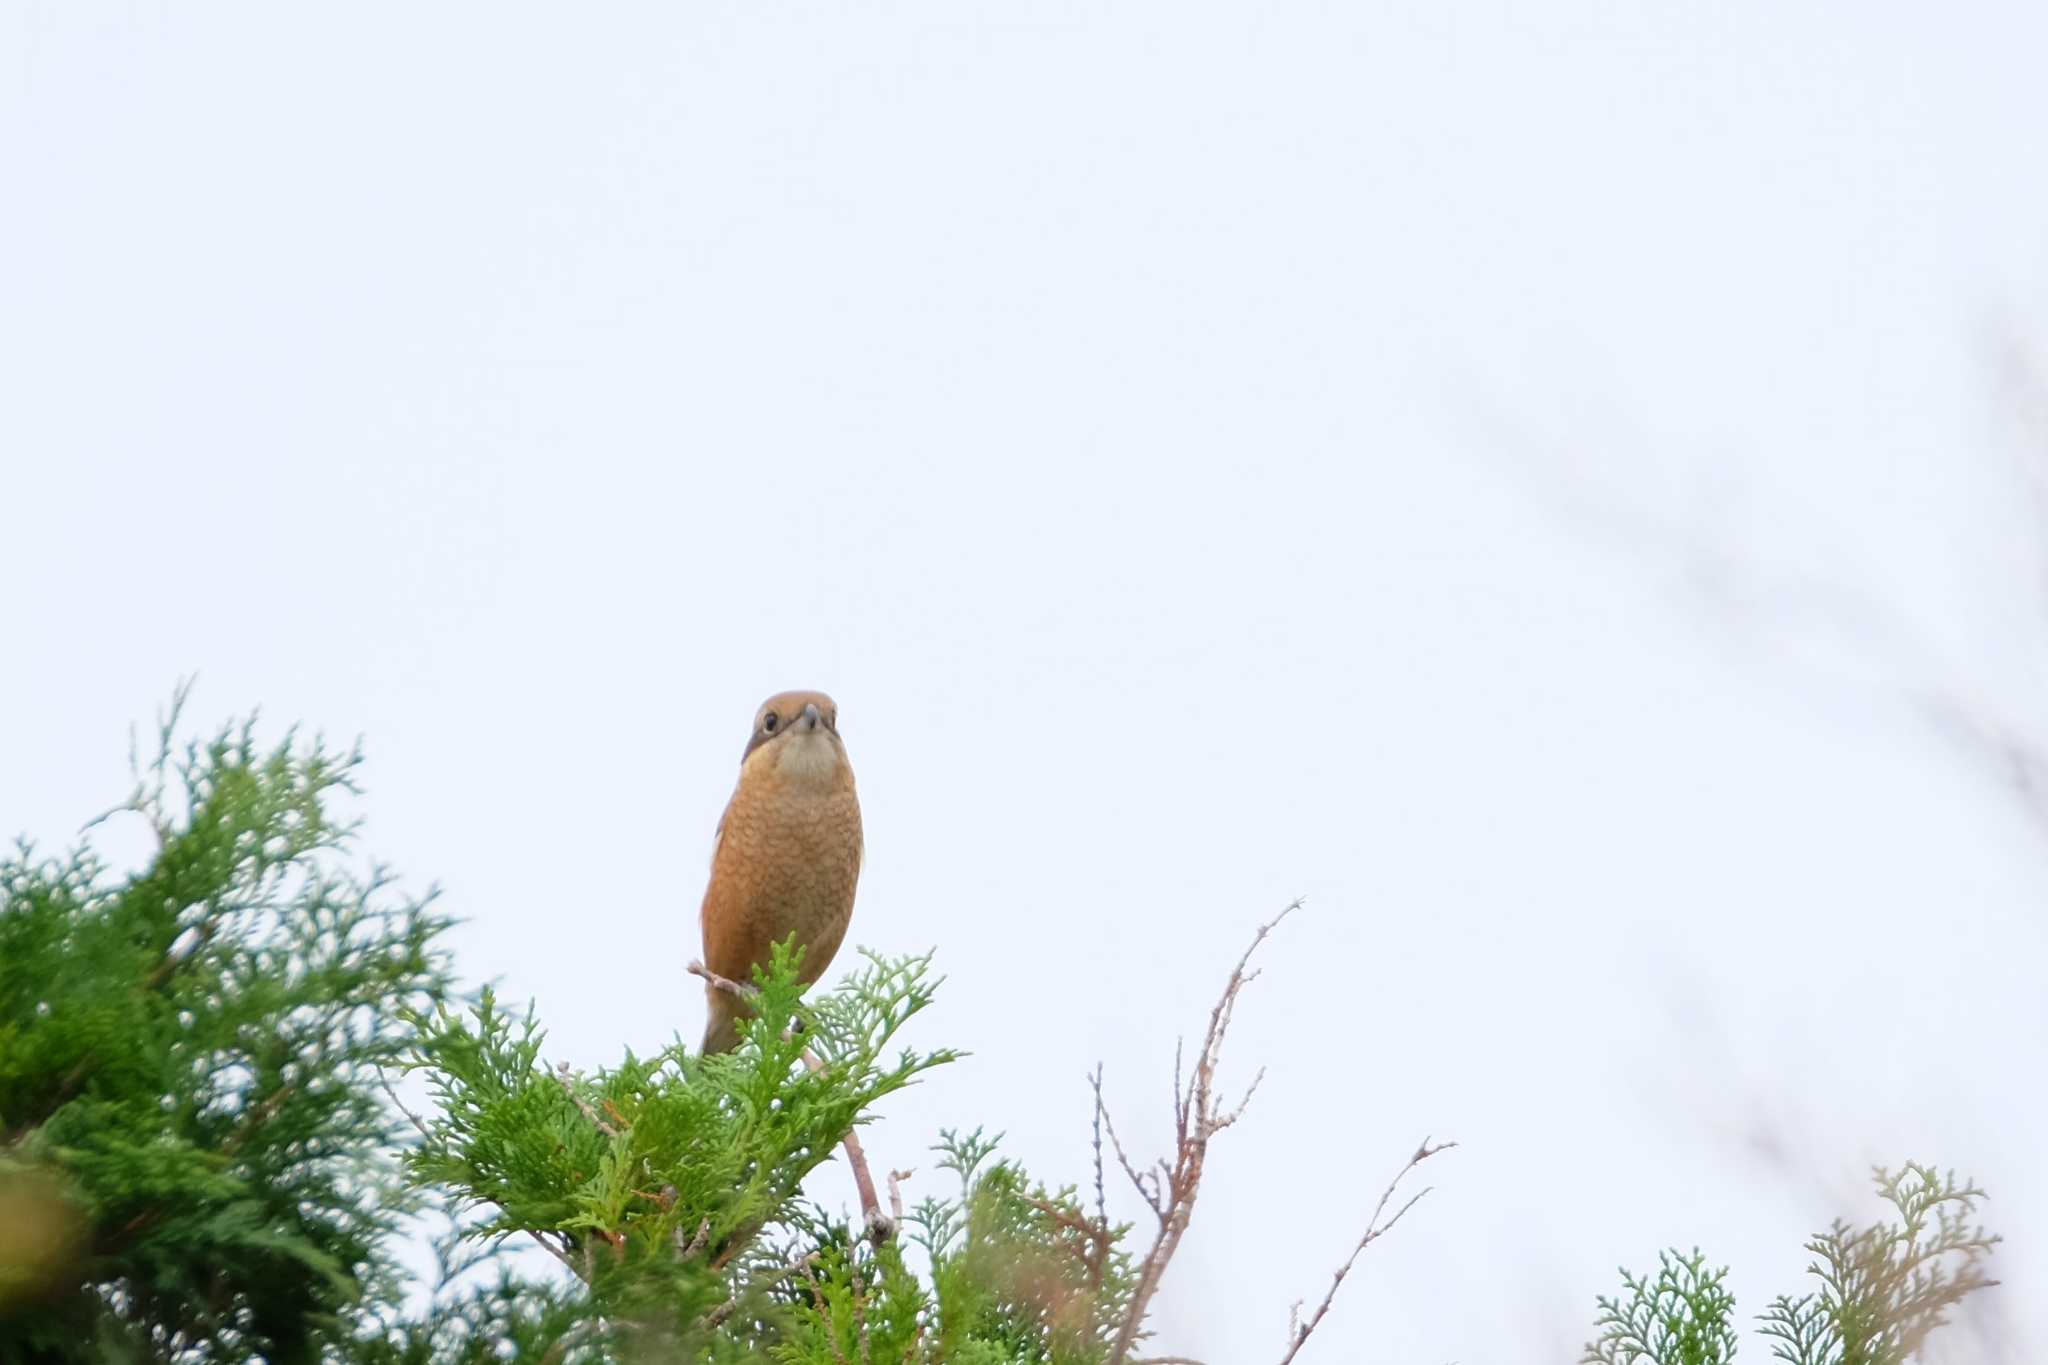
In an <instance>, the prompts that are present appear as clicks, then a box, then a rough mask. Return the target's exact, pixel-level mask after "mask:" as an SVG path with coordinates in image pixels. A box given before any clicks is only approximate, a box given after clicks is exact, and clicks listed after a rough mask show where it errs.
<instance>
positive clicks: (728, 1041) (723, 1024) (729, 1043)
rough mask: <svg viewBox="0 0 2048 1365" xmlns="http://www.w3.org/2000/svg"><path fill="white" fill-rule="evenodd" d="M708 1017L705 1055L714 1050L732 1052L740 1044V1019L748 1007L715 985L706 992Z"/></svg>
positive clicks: (705, 1001) (705, 1027) (705, 1029)
mask: <svg viewBox="0 0 2048 1365" xmlns="http://www.w3.org/2000/svg"><path fill="white" fill-rule="evenodd" d="M704 1004H705V1009H706V1014H707V1016H708V1017H707V1018H706V1019H705V1021H704V1046H703V1048H702V1049H701V1051H702V1052H703V1054H704V1055H705V1056H707V1057H708V1056H710V1055H711V1054H712V1053H714V1052H730V1051H732V1050H733V1049H734V1048H736V1047H738V1046H739V1045H740V1020H741V1019H742V1018H744V1017H745V1016H746V1009H747V1007H746V1006H745V1005H743V1004H741V1003H740V1002H739V1001H737V1000H735V999H733V998H732V997H731V996H730V995H728V994H726V993H725V992H724V991H721V990H719V989H717V988H716V987H713V988H711V989H709V990H707V991H705V992H704Z"/></svg>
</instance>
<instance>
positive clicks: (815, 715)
mask: <svg viewBox="0 0 2048 1365" xmlns="http://www.w3.org/2000/svg"><path fill="white" fill-rule="evenodd" d="M824 723H825V715H824V713H823V712H822V711H820V710H819V709H818V703H816V702H814V701H811V702H805V703H804V729H806V730H815V729H817V728H818V727H819V726H820V725H823V724H824Z"/></svg>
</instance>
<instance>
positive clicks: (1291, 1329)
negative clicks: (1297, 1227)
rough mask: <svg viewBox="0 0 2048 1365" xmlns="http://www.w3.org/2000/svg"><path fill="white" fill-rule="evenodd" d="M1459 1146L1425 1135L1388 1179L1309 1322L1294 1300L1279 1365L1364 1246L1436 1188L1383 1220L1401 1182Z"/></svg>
mask: <svg viewBox="0 0 2048 1365" xmlns="http://www.w3.org/2000/svg"><path fill="white" fill-rule="evenodd" d="M1457 1145H1458V1144H1457V1143H1455V1142H1439V1143H1437V1144H1435V1145H1434V1146H1432V1145H1430V1141H1429V1139H1428V1138H1424V1139H1423V1140H1422V1144H1421V1145H1420V1146H1419V1147H1417V1148H1416V1149H1415V1155H1413V1156H1411V1157H1409V1158H1408V1160H1407V1163H1406V1164H1404V1165H1403V1166H1402V1167H1401V1169H1400V1170H1399V1171H1398V1172H1396V1173H1395V1175H1394V1178H1393V1179H1392V1180H1390V1181H1388V1182H1387V1187H1386V1188H1385V1189H1384V1190H1381V1191H1380V1199H1379V1202H1378V1203H1377V1204H1375V1205H1373V1209H1372V1217H1371V1218H1369V1219H1367V1220H1366V1224H1365V1235H1364V1236H1363V1237H1360V1238H1359V1239H1358V1245H1357V1246H1355V1247H1353V1248H1351V1254H1350V1255H1349V1256H1346V1257H1345V1258H1344V1264H1343V1265H1340V1266H1338V1267H1337V1270H1336V1273H1335V1274H1333V1275H1332V1276H1330V1288H1329V1291H1328V1292H1327V1293H1325V1294H1324V1295H1323V1301H1322V1302H1321V1303H1319V1304H1317V1305H1316V1311H1315V1312H1314V1313H1312V1314H1310V1315H1309V1319H1308V1321H1307V1322H1305V1323H1304V1322H1303V1321H1302V1320H1301V1301H1300V1300H1296V1301H1295V1304H1294V1308H1293V1309H1292V1311H1290V1312H1289V1313H1288V1315H1287V1317H1288V1321H1287V1331H1288V1344H1287V1354H1286V1355H1284V1356H1282V1357H1280V1365H1289V1362H1290V1361H1292V1360H1293V1359H1294V1357H1295V1356H1296V1355H1298V1354H1299V1353H1300V1351H1301V1348H1302V1346H1303V1345H1304V1344H1305V1343H1306V1342H1307V1341H1308V1338H1309V1334H1310V1333H1311V1332H1314V1331H1315V1330H1316V1326H1317V1325H1318V1324H1319V1323H1321V1322H1322V1320H1323V1315H1324V1314H1326V1313H1328V1312H1329V1311H1330V1305H1331V1304H1332V1303H1333V1302H1335V1301H1336V1298H1337V1291H1338V1289H1340V1288H1341V1287H1342V1286H1343V1284H1344V1277H1345V1276H1346V1275H1349V1274H1350V1273H1351V1267H1352V1266H1353V1265H1354V1264H1356V1263H1357V1261H1358V1258H1359V1256H1360V1255H1361V1254H1362V1253H1363V1252H1364V1251H1365V1249H1366V1248H1367V1247H1369V1246H1371V1245H1372V1244H1373V1243H1374V1242H1377V1241H1378V1240H1379V1239H1380V1238H1382V1237H1384V1236H1386V1235H1387V1234H1388V1233H1389V1232H1391V1231H1393V1228H1394V1224H1396V1223H1398V1222H1400V1221H1401V1219H1402V1217H1403V1215H1405V1214H1406V1213H1407V1212H1408V1210H1410V1209H1412V1208H1414V1207H1415V1205H1416V1203H1417V1202H1418V1201H1420V1200H1421V1198H1422V1196H1423V1195H1425V1194H1428V1193H1429V1189H1430V1188H1434V1187H1429V1188H1425V1189H1423V1190H1421V1191H1419V1192H1418V1193H1416V1194H1414V1195H1411V1196H1410V1197H1409V1199H1408V1202H1407V1203H1405V1204H1403V1205H1401V1207H1400V1208H1398V1209H1396V1210H1395V1211H1394V1216H1393V1217H1391V1218H1388V1219H1387V1220H1386V1221H1385V1222H1381V1221H1380V1220H1381V1218H1382V1217H1383V1216H1384V1215H1385V1214H1386V1211H1387V1204H1388V1202H1389V1201H1390V1200H1392V1199H1393V1197H1394V1191H1395V1190H1397V1189H1399V1188H1400V1185H1401V1182H1402V1181H1403V1180H1405V1179H1407V1177H1408V1172H1410V1171H1412V1170H1414V1169H1415V1168H1416V1167H1417V1166H1420V1165H1421V1164H1422V1163H1423V1162H1425V1161H1427V1160H1429V1159H1430V1158H1431V1157H1433V1156H1435V1155H1436V1154H1437V1153H1438V1152H1441V1151H1444V1150H1445V1149H1446V1148H1450V1147H1455V1146H1457Z"/></svg>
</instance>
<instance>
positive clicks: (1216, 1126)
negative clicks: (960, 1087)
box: [1095, 900, 1301, 1365]
mask: <svg viewBox="0 0 2048 1365" xmlns="http://www.w3.org/2000/svg"><path fill="white" fill-rule="evenodd" d="M1300 908H1301V902H1300V901H1299V900H1297V901H1295V902H1293V903H1292V904H1290V905H1289V906H1288V907H1287V908H1286V909H1284V910H1282V911H1281V912H1280V913H1279V914H1278V915H1275V916H1274V917H1273V918H1272V919H1270V920H1268V921H1267V922H1266V923H1264V924H1262V925H1260V926H1259V929H1258V932H1257V933H1255V934H1254V935H1253V936H1252V941H1251V943H1250V944H1249V945H1248V946H1247V947H1246V948H1245V950H1244V953H1243V955H1242V956H1240V957H1239V958H1238V960H1237V965H1236V966H1235V967H1234V968H1232V969H1231V973H1230V979H1229V980H1228V981H1227V982H1225V983H1224V987H1223V994H1222V995H1221V996H1220V997H1219V998H1218V999H1217V1001H1216V1005H1215V1008H1213V1009H1211V1010H1210V1011H1209V1027H1208V1029H1207V1031H1206V1032H1205V1033H1204V1034H1203V1035H1202V1046H1201V1048H1200V1050H1199V1051H1197V1052H1196V1053H1195V1058H1194V1064H1193V1067H1192V1068H1191V1069H1190V1068H1188V1067H1187V1065H1186V1058H1185V1055H1184V1053H1183V1052H1182V1050H1181V1048H1180V1046H1179V1045H1176V1047H1175V1051H1174V1067H1173V1073H1174V1075H1173V1120H1174V1151H1173V1154H1172V1160H1171V1161H1166V1160H1162V1161H1160V1162H1159V1163H1158V1164H1157V1166H1156V1167H1154V1168H1152V1169H1148V1170H1146V1171H1145V1172H1143V1173H1142V1174H1141V1173H1140V1172H1139V1171H1138V1170H1137V1169H1136V1168H1135V1167H1134V1166H1133V1165H1132V1163H1131V1162H1130V1160H1129V1159H1128V1157H1127V1156H1126V1154H1125V1152H1124V1149H1123V1144H1122V1143H1121V1142H1120V1141H1118V1139H1117V1136H1116V1127H1115V1125H1114V1123H1112V1122H1110V1121H1109V1112H1108V1108H1107V1106H1106V1105H1104V1104H1103V1101H1102V1090H1101V1086H1100V1083H1099V1081H1098V1084H1097V1086H1096V1092H1095V1093H1096V1107H1097V1110H1098V1112H1099V1113H1100V1114H1101V1115H1102V1118H1103V1121H1104V1126H1105V1127H1106V1128H1108V1130H1109V1134H1110V1142H1111V1145H1112V1147H1113V1148H1114V1150H1115V1151H1116V1154H1117V1160H1118V1161H1119V1162H1121V1163H1122V1164H1123V1167H1124V1173H1125V1174H1126V1175H1128V1176H1129V1177H1130V1178H1131V1183H1132V1184H1133V1185H1134V1186H1136V1187H1137V1189H1138V1193H1139V1194H1140V1195H1141V1196H1142V1197H1143V1198H1144V1200H1145V1202H1146V1203H1147V1204H1149V1205H1150V1206H1151V1208H1152V1212H1153V1215H1154V1216H1155V1217H1157V1218H1158V1220H1159V1228H1158V1231H1157V1232H1156V1233H1155V1234H1154V1235H1153V1238H1152V1244H1151V1246H1150V1248H1149V1249H1148V1250H1147V1251H1146V1253H1145V1256H1144V1259H1143V1260H1141V1261H1140V1262H1139V1263H1138V1273H1137V1283H1136V1285H1135V1287H1134V1288H1133V1289H1132V1291H1131V1298H1130V1303H1129V1306H1128V1307H1127V1309H1126V1311H1125V1314H1124V1320H1123V1322H1122V1323H1120V1324H1119V1325H1118V1327H1117V1334H1116V1339H1115V1341H1114V1343H1113V1344H1112V1345H1111V1347H1110V1353H1109V1365H1126V1362H1128V1361H1129V1359H1130V1355H1131V1350H1132V1348H1133V1347H1135V1346H1136V1345H1137V1343H1138V1340H1139V1338H1141V1337H1142V1336H1143V1335H1144V1334H1145V1333H1144V1326H1145V1315H1146V1313H1147V1312H1148V1311H1149V1309H1150V1308H1151V1304H1152V1298H1153V1296H1154V1295H1155V1294H1157V1293H1158V1292H1159V1284H1160V1281H1161V1280H1162V1279H1163V1278H1164V1277H1165V1274H1166V1267H1167V1265H1168V1264H1169V1263H1170V1262H1171V1261H1172V1260H1173V1257H1174V1253H1175V1252H1176V1251H1178V1250H1179V1249H1180V1241H1181V1238H1182V1237H1183V1236H1185V1235H1186V1233H1187V1230H1188V1224H1189V1222H1190V1220H1191V1219H1192V1218H1193V1216H1194V1208H1195V1198H1196V1196H1197V1195H1198V1194H1199V1193H1200V1192H1201V1188H1202V1173H1203V1170H1204V1168H1205V1163H1206V1162H1207V1160H1208V1155H1209V1139H1210V1138H1212V1137H1214V1136H1215V1135H1216V1134H1217V1133H1219V1132H1221V1131H1222V1130H1223V1129H1225V1128H1227V1127H1229V1126H1230V1125H1231V1124H1232V1123H1234V1122H1236V1121H1237V1119H1238V1117H1239V1116H1240V1115H1241V1114H1242V1113H1243V1105H1242V1104H1240V1105H1239V1106H1238V1108H1237V1109H1235V1110H1226V1109H1224V1108H1223V1107H1222V1106H1220V1105H1219V1103H1218V1101H1217V1098H1216V1068H1217V1065H1218V1064H1219V1063H1220V1062H1221V1060H1222V1056H1223V1040H1224V1038H1225V1037H1226V1036H1227V1035H1228V1034H1229V1032H1230V1023H1231V1019H1232V1017H1233V1013H1234V1011H1235V1010H1236V1008H1237V998H1238V996H1239V995H1240V994H1241V993H1242V992H1243V991H1244V988H1245V987H1246V986H1247V985H1249V984H1250V983H1251V982H1252V980H1253V979H1254V978H1255V977H1256V976H1257V973H1256V972H1253V971H1252V970H1251V969H1250V968H1251V960H1252V955H1253V954H1254V953H1256V952H1257V951H1258V950H1259V945H1260V944H1262V943H1264V942H1265V941H1266V938H1267V936H1268V935H1269V934H1271V933H1272V932H1273V930H1274V929H1275V928H1276V927H1277V926H1278V925H1279V923H1280V922H1281V921H1282V920H1284V919H1286V918H1287V917H1288V916H1289V915H1291V914H1293V913H1294V912H1295V911H1296V910H1298V909H1300ZM1257 1086H1258V1082H1257V1081H1254V1082H1253V1083H1252V1089H1254V1090H1255V1089H1257ZM1250 1098H1251V1091H1250V1090H1247V1091H1246V1093H1245V1100H1246V1101H1249V1100H1250ZM1146 1177H1150V1178H1151V1187H1150V1188H1149V1189H1148V1188H1147V1186H1146Z"/></svg>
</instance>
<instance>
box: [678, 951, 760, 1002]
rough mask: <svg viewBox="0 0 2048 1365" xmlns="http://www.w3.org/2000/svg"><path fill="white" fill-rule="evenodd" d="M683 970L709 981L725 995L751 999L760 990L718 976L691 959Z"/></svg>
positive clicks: (713, 987)
mask: <svg viewBox="0 0 2048 1365" xmlns="http://www.w3.org/2000/svg"><path fill="white" fill-rule="evenodd" d="M685 970H687V971H688V972H689V973H690V975H691V976H701V977H703V978H704V979H705V980H706V981H708V982H710V983H711V987H712V989H714V990H721V991H724V992H725V993H726V994H727V995H733V996H738V997H739V998H740V999H742V1000H751V999H753V998H754V997H755V996H756V995H759V994H760V992H759V991H758V990H756V989H755V988H754V987H752V986H743V985H741V984H740V983H739V982H737V981H733V980H730V979H728V978H726V977H723V976H720V975H719V974H718V973H717V972H714V971H712V970H711V969H710V968H709V967H707V966H705V965H704V964H703V963H702V962H697V961H694V960H693V961H692V962H691V963H690V965H689V966H688V967H687V968H686V969H685Z"/></svg>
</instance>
